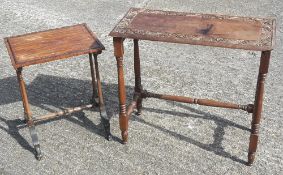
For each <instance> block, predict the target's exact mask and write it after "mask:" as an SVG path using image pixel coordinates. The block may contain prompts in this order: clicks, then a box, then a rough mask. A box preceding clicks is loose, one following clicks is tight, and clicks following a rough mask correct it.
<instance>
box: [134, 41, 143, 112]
mask: <svg viewBox="0 0 283 175" xmlns="http://www.w3.org/2000/svg"><path fill="white" fill-rule="evenodd" d="M134 69H135V92H136V93H139V94H141V93H142V85H141V66H140V55H139V43H138V40H137V39H134ZM141 108H142V96H140V98H139V99H138V101H137V115H141Z"/></svg>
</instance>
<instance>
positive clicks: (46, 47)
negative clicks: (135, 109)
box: [4, 24, 110, 160]
mask: <svg viewBox="0 0 283 175" xmlns="http://www.w3.org/2000/svg"><path fill="white" fill-rule="evenodd" d="M4 40H5V44H6V47H7V49H8V52H9V55H10V58H11V61H12V65H13V67H14V68H15V70H16V72H17V77H18V81H19V85H20V91H21V96H22V100H23V107H24V118H25V122H26V124H27V126H28V127H29V131H30V135H31V138H32V143H33V146H34V148H35V151H36V155H35V156H36V158H37V159H39V160H40V159H41V157H42V154H41V150H40V145H39V141H38V136H37V132H36V130H35V124H36V123H38V122H39V121H43V120H48V119H53V118H56V117H59V116H63V115H68V114H70V113H73V112H77V111H81V110H84V109H90V108H93V107H96V106H98V107H99V109H100V116H101V122H102V123H103V126H104V128H105V131H106V138H107V139H109V138H110V124H109V119H108V117H107V114H106V111H105V107H104V101H103V96H102V88H101V81H100V76H99V69H98V62H97V55H98V54H100V53H102V50H104V49H105V48H104V46H103V45H102V44H101V42H100V41H99V40H98V38H97V37H96V35H95V34H94V33H93V32H92V31H91V30H90V29H89V28H88V27H87V25H86V24H78V25H74V26H68V27H63V28H58V29H51V30H47V31H42V32H35V33H30V34H25V35H19V36H12V37H8V38H5V39H4ZM83 54H88V55H89V62H90V70H91V77H92V86H93V96H92V99H91V104H88V105H83V106H79V107H74V108H66V109H64V110H63V111H59V112H56V113H50V114H47V115H44V116H40V117H33V116H32V113H31V110H30V107H29V102H28V96H27V91H26V87H25V82H24V79H23V76H22V70H23V67H26V66H30V65H35V64H40V63H46V62H50V61H55V60H59V59H66V58H70V57H73V56H78V55H83Z"/></svg>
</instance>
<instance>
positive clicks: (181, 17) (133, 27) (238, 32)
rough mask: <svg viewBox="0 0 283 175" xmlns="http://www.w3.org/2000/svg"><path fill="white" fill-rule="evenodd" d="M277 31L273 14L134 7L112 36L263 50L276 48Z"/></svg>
mask: <svg viewBox="0 0 283 175" xmlns="http://www.w3.org/2000/svg"><path fill="white" fill-rule="evenodd" d="M274 31H275V19H273V18H270V19H269V18H253V17H239V16H228V15H215V14H198V13H183V12H172V11H160V10H148V9H139V8H131V9H130V10H129V11H128V12H127V14H126V15H125V16H124V18H123V19H122V20H121V21H120V22H119V23H118V24H117V25H116V27H115V28H114V29H113V30H112V31H111V33H110V36H112V37H122V38H133V39H143V40H152V41H163V42H173V43H184V44H194V45H206V46H215V47H227V48H235V49H247V50H258V51H264V50H272V49H273V46H274Z"/></svg>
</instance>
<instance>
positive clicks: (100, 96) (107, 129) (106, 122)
mask: <svg viewBox="0 0 283 175" xmlns="http://www.w3.org/2000/svg"><path fill="white" fill-rule="evenodd" d="M93 58H94V65H95V75H96V80H97V92H98V100H99V111H100V116H101V122H102V124H103V126H104V129H105V132H106V139H107V140H110V139H111V133H110V122H109V118H108V115H107V113H106V109H105V105H104V100H103V94H102V87H101V81H100V75H99V69H98V62H97V54H93Z"/></svg>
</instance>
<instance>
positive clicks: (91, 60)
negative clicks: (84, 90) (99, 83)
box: [89, 53, 98, 106]
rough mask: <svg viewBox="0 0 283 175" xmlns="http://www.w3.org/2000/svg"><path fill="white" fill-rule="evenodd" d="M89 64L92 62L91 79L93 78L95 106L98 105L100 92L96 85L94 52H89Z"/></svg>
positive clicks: (93, 101) (92, 100)
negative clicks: (98, 92)
mask: <svg viewBox="0 0 283 175" xmlns="http://www.w3.org/2000/svg"><path fill="white" fill-rule="evenodd" d="M89 64H90V72H91V80H92V99H91V103H92V104H93V105H95V106H98V94H97V87H96V78H95V70H94V66H93V59H92V54H91V53H90V54H89Z"/></svg>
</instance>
